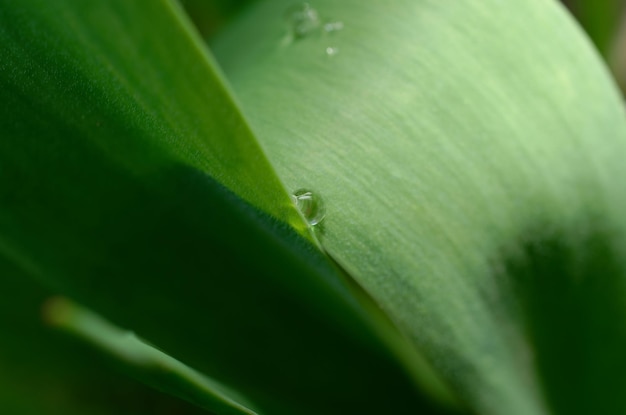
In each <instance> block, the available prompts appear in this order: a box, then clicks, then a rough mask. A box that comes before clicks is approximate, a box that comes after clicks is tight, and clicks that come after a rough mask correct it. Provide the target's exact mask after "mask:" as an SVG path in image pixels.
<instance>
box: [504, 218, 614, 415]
mask: <svg viewBox="0 0 626 415" xmlns="http://www.w3.org/2000/svg"><path fill="white" fill-rule="evenodd" d="M592 228H593V229H594V230H593V231H589V232H586V231H584V232H581V231H580V230H578V231H576V232H570V233H553V234H550V235H547V236H546V232H545V231H542V232H541V233H539V232H534V233H532V234H531V235H532V236H531V237H530V238H529V239H528V241H529V242H527V243H526V244H525V245H524V248H523V252H522V253H521V254H518V255H515V257H516V258H515V259H514V260H511V261H509V262H508V264H507V265H506V270H507V272H506V273H507V274H508V276H509V278H511V279H512V282H513V286H514V293H513V298H517V299H518V301H519V303H518V306H519V308H518V311H519V312H520V315H521V316H522V317H521V318H522V319H523V323H524V325H525V328H526V334H527V337H528V339H529V341H530V343H531V345H532V347H533V349H534V358H535V364H536V367H537V371H538V373H539V376H540V377H541V379H542V380H543V388H544V392H545V395H546V397H547V399H548V401H549V403H550V405H551V406H552V408H553V412H554V413H555V414H567V415H574V414H581V415H583V414H586V415H588V414H606V415H609V414H625V413H626V396H625V394H626V289H625V285H626V284H625V280H626V278H625V277H626V273H625V268H624V257H623V255H621V254H620V253H619V252H618V250H617V249H616V248H615V247H616V246H617V244H616V243H615V241H614V239H613V237H612V235H611V233H610V232H607V231H605V230H603V229H606V228H602V227H600V226H597V227H592Z"/></svg>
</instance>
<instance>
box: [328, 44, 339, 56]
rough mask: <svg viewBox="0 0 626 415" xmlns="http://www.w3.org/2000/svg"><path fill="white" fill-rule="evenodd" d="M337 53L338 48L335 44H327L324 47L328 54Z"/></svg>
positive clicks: (333, 54)
mask: <svg viewBox="0 0 626 415" xmlns="http://www.w3.org/2000/svg"><path fill="white" fill-rule="evenodd" d="M338 53H339V48H337V47H335V46H329V47H327V48H326V54H327V55H328V56H335V55H336V54H338Z"/></svg>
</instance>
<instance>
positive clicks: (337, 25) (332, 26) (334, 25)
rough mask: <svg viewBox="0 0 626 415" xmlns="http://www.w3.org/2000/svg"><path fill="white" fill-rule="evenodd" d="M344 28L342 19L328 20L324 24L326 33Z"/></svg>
mask: <svg viewBox="0 0 626 415" xmlns="http://www.w3.org/2000/svg"><path fill="white" fill-rule="evenodd" d="M342 29H343V22H341V21H336V22H328V23H325V24H324V32H326V33H333V32H338V31H340V30H342Z"/></svg>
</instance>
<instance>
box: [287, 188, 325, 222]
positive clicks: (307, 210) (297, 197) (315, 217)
mask: <svg viewBox="0 0 626 415" xmlns="http://www.w3.org/2000/svg"><path fill="white" fill-rule="evenodd" d="M291 199H292V200H293V203H294V204H295V205H296V207H297V208H298V210H299V211H300V213H301V214H302V216H303V217H304V219H306V221H307V222H308V224H309V225H310V226H315V225H317V224H318V223H320V222H321V221H322V220H324V217H325V216H326V207H325V206H324V201H323V200H322V198H321V197H320V195H319V194H316V193H313V192H312V191H310V190H307V189H298V190H296V191H295V192H293V194H292V195H291Z"/></svg>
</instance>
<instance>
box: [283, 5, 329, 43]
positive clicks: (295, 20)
mask: <svg viewBox="0 0 626 415" xmlns="http://www.w3.org/2000/svg"><path fill="white" fill-rule="evenodd" d="M285 15H286V18H287V23H288V24H289V30H290V32H291V36H293V38H295V39H301V38H303V37H306V36H308V35H309V34H311V33H313V32H315V31H317V30H318V29H319V27H320V18H319V15H318V13H317V10H315V9H314V8H313V7H311V5H310V4H309V3H302V4H298V5H295V6H292V7H290V8H288V9H287V12H286V13H285Z"/></svg>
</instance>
